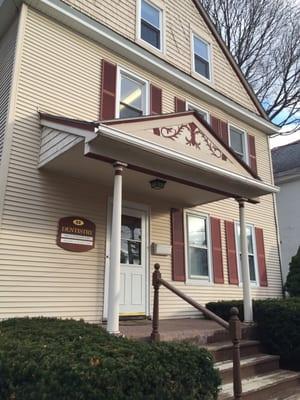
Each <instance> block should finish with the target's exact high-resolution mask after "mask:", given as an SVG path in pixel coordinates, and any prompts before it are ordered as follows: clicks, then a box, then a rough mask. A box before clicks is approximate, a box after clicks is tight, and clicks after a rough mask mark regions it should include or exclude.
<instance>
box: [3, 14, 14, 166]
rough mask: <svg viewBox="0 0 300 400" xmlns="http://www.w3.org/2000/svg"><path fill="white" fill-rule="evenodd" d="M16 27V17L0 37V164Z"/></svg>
mask: <svg viewBox="0 0 300 400" xmlns="http://www.w3.org/2000/svg"><path fill="white" fill-rule="evenodd" d="M17 28H18V20H17V19H16V20H15V21H14V23H13V24H12V25H11V27H10V29H9V30H8V31H7V32H6V34H5V35H4V36H3V37H2V38H1V39H0V164H1V159H2V152H3V144H4V136H5V130H6V122H7V113H8V104H9V98H10V93H11V84H12V74H13V66H14V59H15V47H16V37H17Z"/></svg>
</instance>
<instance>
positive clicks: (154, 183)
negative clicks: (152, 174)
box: [149, 178, 167, 190]
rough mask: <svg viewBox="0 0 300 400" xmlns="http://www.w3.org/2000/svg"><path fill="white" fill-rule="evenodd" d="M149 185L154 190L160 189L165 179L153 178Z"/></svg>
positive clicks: (163, 185)
mask: <svg viewBox="0 0 300 400" xmlns="http://www.w3.org/2000/svg"><path fill="white" fill-rule="evenodd" d="M149 183H150V185H151V188H152V189H154V190H162V189H163V188H164V187H165V184H166V183H167V181H164V180H163V179H158V178H156V179H153V180H152V181H150V182H149Z"/></svg>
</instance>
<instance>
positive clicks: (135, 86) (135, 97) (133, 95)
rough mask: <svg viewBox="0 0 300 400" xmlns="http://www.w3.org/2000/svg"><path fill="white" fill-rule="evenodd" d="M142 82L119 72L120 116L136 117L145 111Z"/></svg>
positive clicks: (143, 85) (144, 88)
mask: <svg viewBox="0 0 300 400" xmlns="http://www.w3.org/2000/svg"><path fill="white" fill-rule="evenodd" d="M145 90H146V86H145V84H144V83H142V82H140V81H138V80H135V79H133V78H131V77H129V76H127V75H126V74H123V73H121V87H120V113H119V114H120V118H132V117H138V116H140V115H143V114H144V111H145Z"/></svg>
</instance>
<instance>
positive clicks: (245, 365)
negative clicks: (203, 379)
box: [215, 354, 280, 383]
mask: <svg viewBox="0 0 300 400" xmlns="http://www.w3.org/2000/svg"><path fill="white" fill-rule="evenodd" d="M279 359H280V357H279V356H272V355H269V354H256V355H254V356H248V357H243V358H241V377H242V379H244V378H249V377H250V376H255V375H260V374H264V373H267V372H271V371H275V370H278V369H279ZM215 367H216V368H217V369H218V370H219V371H220V374H221V378H222V382H223V383H228V382H232V360H228V361H220V362H217V363H215Z"/></svg>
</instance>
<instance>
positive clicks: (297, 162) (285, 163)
mask: <svg viewBox="0 0 300 400" xmlns="http://www.w3.org/2000/svg"><path fill="white" fill-rule="evenodd" d="M272 162H273V170H274V174H278V173H280V172H285V171H290V170H295V169H296V168H300V140H297V141H296V142H292V143H289V144H286V145H285V146H280V147H275V148H274V149H272Z"/></svg>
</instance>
